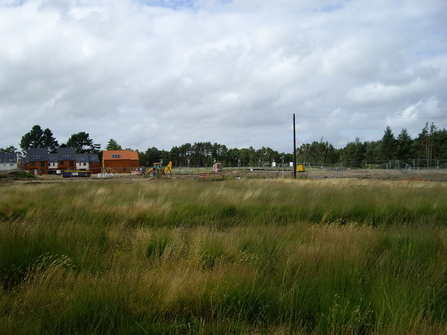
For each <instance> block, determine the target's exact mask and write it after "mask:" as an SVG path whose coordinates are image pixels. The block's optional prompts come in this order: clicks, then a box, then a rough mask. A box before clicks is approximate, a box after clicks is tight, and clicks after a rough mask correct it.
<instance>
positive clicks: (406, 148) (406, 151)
mask: <svg viewBox="0 0 447 335" xmlns="http://www.w3.org/2000/svg"><path fill="white" fill-rule="evenodd" d="M413 142H414V141H413V139H412V138H411V136H410V134H408V131H407V129H405V128H402V131H401V132H400V134H399V135H398V136H397V153H396V156H397V158H398V159H405V160H409V159H412V158H414V147H413Z"/></svg>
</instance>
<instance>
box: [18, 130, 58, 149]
mask: <svg viewBox="0 0 447 335" xmlns="http://www.w3.org/2000/svg"><path fill="white" fill-rule="evenodd" d="M58 147H59V144H58V142H57V141H56V139H55V138H54V137H53V133H52V132H51V130H50V129H48V128H46V129H45V130H42V128H41V127H40V126H39V125H35V126H34V127H33V128H32V129H31V131H30V132H28V133H26V134H25V135H23V137H22V140H21V141H20V148H21V149H22V151H23V152H24V153H25V154H27V153H28V151H29V149H32V148H46V149H47V150H48V152H55V151H56V150H57V148H58Z"/></svg>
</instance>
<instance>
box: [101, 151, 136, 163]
mask: <svg viewBox="0 0 447 335" xmlns="http://www.w3.org/2000/svg"><path fill="white" fill-rule="evenodd" d="M124 159H126V160H132V161H137V160H138V159H139V158H138V152H136V151H130V150H110V151H104V152H103V154H102V160H103V161H110V160H124Z"/></svg>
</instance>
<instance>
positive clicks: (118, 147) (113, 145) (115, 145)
mask: <svg viewBox="0 0 447 335" xmlns="http://www.w3.org/2000/svg"><path fill="white" fill-rule="evenodd" d="M106 150H108V151H110V150H123V148H122V147H121V145H119V144H118V142H117V141H115V140H114V139H113V138H111V139H110V140H109V142H108V143H107V146H106Z"/></svg>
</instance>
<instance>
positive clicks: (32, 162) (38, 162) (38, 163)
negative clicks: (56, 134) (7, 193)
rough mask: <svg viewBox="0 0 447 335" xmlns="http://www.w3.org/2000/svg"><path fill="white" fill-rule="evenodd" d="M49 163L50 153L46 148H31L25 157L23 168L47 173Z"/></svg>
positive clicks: (31, 171)
mask: <svg viewBox="0 0 447 335" xmlns="http://www.w3.org/2000/svg"><path fill="white" fill-rule="evenodd" d="M48 164H49V153H48V150H47V149H46V148H32V149H29V152H28V156H26V157H24V158H23V169H24V170H27V171H29V172H30V173H33V174H35V175H38V174H47V173H48Z"/></svg>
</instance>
